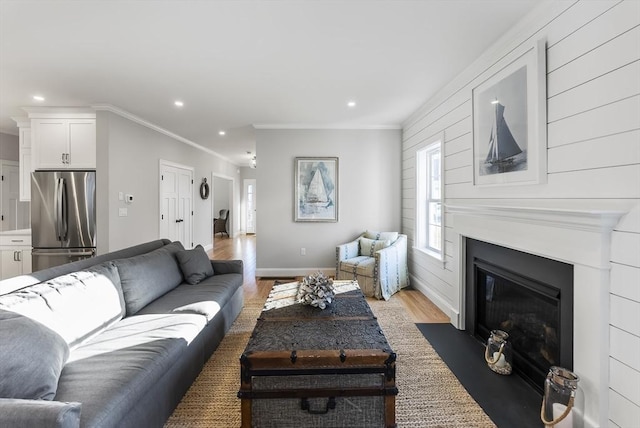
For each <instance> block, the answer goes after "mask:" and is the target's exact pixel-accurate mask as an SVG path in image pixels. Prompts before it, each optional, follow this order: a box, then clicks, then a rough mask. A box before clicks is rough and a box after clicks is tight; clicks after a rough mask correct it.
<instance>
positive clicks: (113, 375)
mask: <svg viewBox="0 0 640 428" xmlns="http://www.w3.org/2000/svg"><path fill="white" fill-rule="evenodd" d="M205 325H206V320H205V318H204V317H202V316H201V315H194V314H157V315H134V316H131V317H126V318H124V319H122V320H120V321H119V322H118V323H116V324H114V325H113V326H111V327H110V328H108V329H107V330H105V331H104V332H102V333H101V334H100V336H99V337H98V338H97V340H92V341H89V342H87V343H84V344H83V345H82V346H80V347H78V348H77V349H76V350H74V351H73V352H72V353H71V355H70V357H69V361H68V362H67V364H66V365H65V366H64V369H63V370H62V375H61V376H60V382H59V384H58V393H57V394H56V400H58V401H77V402H81V403H82V414H81V425H82V426H86V427H117V426H119V422H120V421H121V419H122V418H123V416H124V415H127V414H128V413H130V412H131V411H135V410H134V409H136V406H138V405H139V402H140V401H141V400H142V397H144V396H145V395H146V394H149V393H150V391H151V390H152V389H153V388H156V386H157V384H158V383H159V380H160V379H162V377H163V376H164V375H165V374H166V373H168V372H170V371H171V370H172V368H173V367H174V366H176V365H179V364H181V362H182V361H183V360H184V358H185V355H189V354H190V355H192V357H191V358H193V355H196V356H197V355H200V358H201V359H202V358H203V357H202V354H201V352H203V351H202V350H200V351H197V349H192V348H197V346H198V345H197V344H196V343H194V341H196V339H197V337H198V335H199V334H200V332H201V331H202V329H203V328H204V327H205ZM200 346H201V344H200ZM191 364H202V360H200V361H199V362H198V361H197V358H196V359H195V360H194V361H192V362H191ZM166 393H167V394H168V395H171V394H172V393H173V391H170V390H168V391H167V392H166ZM157 406H158V407H159V408H160V407H161V406H163V403H160V402H159V403H157ZM146 411H148V412H152V411H156V409H155V408H152V409H151V408H150V409H148V410H146Z"/></svg>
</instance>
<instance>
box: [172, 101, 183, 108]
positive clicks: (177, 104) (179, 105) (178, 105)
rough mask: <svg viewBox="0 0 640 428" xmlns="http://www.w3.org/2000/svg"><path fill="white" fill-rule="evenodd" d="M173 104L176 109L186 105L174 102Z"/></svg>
mask: <svg viewBox="0 0 640 428" xmlns="http://www.w3.org/2000/svg"><path fill="white" fill-rule="evenodd" d="M173 104H174V105H175V106H176V107H184V103H183V102H182V101H174V102H173Z"/></svg>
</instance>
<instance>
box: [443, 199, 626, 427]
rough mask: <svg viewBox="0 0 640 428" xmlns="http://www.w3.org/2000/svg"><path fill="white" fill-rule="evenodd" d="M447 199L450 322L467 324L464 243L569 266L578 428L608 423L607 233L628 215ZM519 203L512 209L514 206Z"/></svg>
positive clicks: (579, 206)
mask: <svg viewBox="0 0 640 428" xmlns="http://www.w3.org/2000/svg"><path fill="white" fill-rule="evenodd" d="M460 201H462V200H452V199H450V200H449V203H447V204H446V205H445V206H446V213H447V215H448V223H447V227H448V228H450V229H448V232H447V233H448V236H447V240H448V241H449V242H450V243H451V248H450V249H449V250H448V251H449V253H450V254H452V257H451V258H450V259H448V261H447V263H450V264H451V270H452V271H453V272H454V275H455V278H456V280H457V286H454V288H453V289H452V291H453V295H452V299H453V301H452V306H451V309H450V310H449V315H450V317H451V322H452V324H453V325H454V326H455V327H457V328H459V329H462V330H464V329H465V322H466V314H465V308H466V272H465V269H466V266H465V260H466V254H465V251H466V240H467V239H469V238H470V239H475V240H479V241H484V242H487V243H490V244H495V245H499V246H503V247H507V248H510V249H513V250H517V251H521V252H524V253H529V254H532V255H535V256H540V257H544V258H548V259H551V260H557V261H560V262H563V263H567V264H570V265H572V266H573V292H574V294H573V329H574V335H573V337H574V341H573V371H574V372H575V373H576V374H578V376H580V389H581V393H582V394H583V396H584V409H585V414H584V426H585V427H600V426H607V425H608V408H609V403H608V392H609V391H608V390H609V349H608V346H602V345H603V344H608V343H609V318H610V314H609V285H610V284H609V282H610V281H609V276H610V267H611V264H610V255H611V232H612V230H613V228H614V226H615V225H616V224H618V222H619V221H620V218H621V217H622V216H623V215H624V214H626V212H627V211H622V210H609V209H594V208H593V207H591V206H589V204H586V203H582V202H580V201H553V200H546V201H542V200H538V201H527V200H513V201H505V200H490V199H486V200H471V199H469V200H464V202H460ZM516 204H518V205H516Z"/></svg>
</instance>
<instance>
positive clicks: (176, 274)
mask: <svg viewBox="0 0 640 428" xmlns="http://www.w3.org/2000/svg"><path fill="white" fill-rule="evenodd" d="M179 251H184V247H183V246H182V244H181V243H180V242H178V241H176V242H172V243H171V244H168V245H165V246H164V247H162V248H158V249H157V250H154V251H151V252H148V253H146V254H141V255H139V256H134V257H129V258H127V259H118V260H116V261H115V264H116V266H117V267H118V272H119V273H120V283H121V284H122V291H123V293H124V301H125V306H126V308H127V316H131V315H134V314H135V313H136V312H138V311H139V310H140V309H142V308H144V307H145V306H147V305H148V304H149V303H151V302H153V301H154V300H156V299H157V298H158V297H160V296H162V295H164V294H166V293H168V292H169V291H171V290H173V289H174V288H176V287H177V286H178V285H180V283H181V282H182V272H181V271H180V266H178V261H177V260H176V256H175V254H176V253H177V252H179Z"/></svg>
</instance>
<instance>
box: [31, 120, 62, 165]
mask: <svg viewBox="0 0 640 428" xmlns="http://www.w3.org/2000/svg"><path fill="white" fill-rule="evenodd" d="M68 147H69V121H68V120H67V119H34V120H33V121H32V123H31V149H32V156H34V159H33V160H34V166H35V168H53V169H60V168H66V167H67V164H66V157H65V155H66V153H67V152H68V150H67V149H68Z"/></svg>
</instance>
